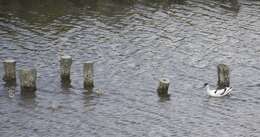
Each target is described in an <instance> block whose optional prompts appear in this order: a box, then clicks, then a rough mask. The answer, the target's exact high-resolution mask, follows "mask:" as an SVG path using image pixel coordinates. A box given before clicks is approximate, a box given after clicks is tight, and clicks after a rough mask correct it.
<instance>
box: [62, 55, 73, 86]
mask: <svg viewBox="0 0 260 137" xmlns="http://www.w3.org/2000/svg"><path fill="white" fill-rule="evenodd" d="M71 64H72V58H71V56H67V55H66V56H61V59H60V76H61V81H70V69H71Z"/></svg>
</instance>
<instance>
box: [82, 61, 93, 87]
mask: <svg viewBox="0 0 260 137" xmlns="http://www.w3.org/2000/svg"><path fill="white" fill-rule="evenodd" d="M93 65H94V63H93V62H87V63H84V68H83V71H84V72H83V73H84V88H85V89H91V88H93V87H94V81H93Z"/></svg>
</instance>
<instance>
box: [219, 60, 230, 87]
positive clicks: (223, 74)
mask: <svg viewBox="0 0 260 137" xmlns="http://www.w3.org/2000/svg"><path fill="white" fill-rule="evenodd" d="M217 68H218V89H223V88H225V87H229V86H230V78H229V68H228V66H227V65H225V64H219V65H218V67H217Z"/></svg>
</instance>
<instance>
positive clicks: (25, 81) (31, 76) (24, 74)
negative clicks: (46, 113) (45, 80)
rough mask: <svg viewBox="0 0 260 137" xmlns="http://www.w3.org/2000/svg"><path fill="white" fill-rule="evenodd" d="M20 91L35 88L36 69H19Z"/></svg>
mask: <svg viewBox="0 0 260 137" xmlns="http://www.w3.org/2000/svg"><path fill="white" fill-rule="evenodd" d="M19 78H20V86H21V91H22V92H23V91H26V92H27V91H35V90H36V79H37V71H36V69H21V70H20V71H19Z"/></svg>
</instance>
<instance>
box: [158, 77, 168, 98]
mask: <svg viewBox="0 0 260 137" xmlns="http://www.w3.org/2000/svg"><path fill="white" fill-rule="evenodd" d="M169 85H170V80H169V79H167V78H162V79H160V81H159V87H158V89H157V93H158V95H159V96H161V97H168V96H169V94H168V89H169Z"/></svg>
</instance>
